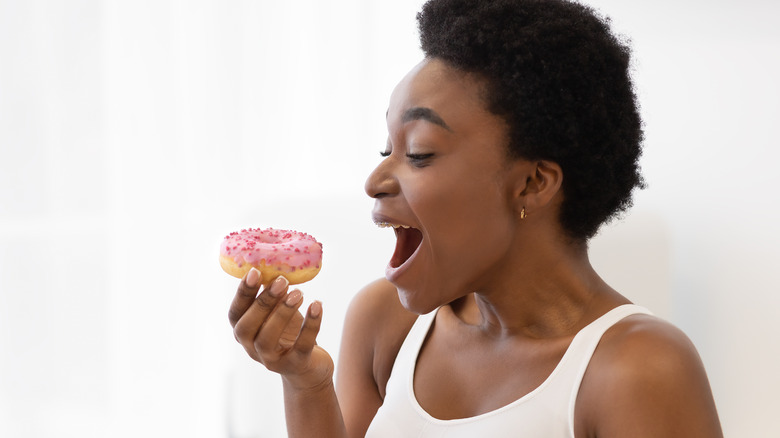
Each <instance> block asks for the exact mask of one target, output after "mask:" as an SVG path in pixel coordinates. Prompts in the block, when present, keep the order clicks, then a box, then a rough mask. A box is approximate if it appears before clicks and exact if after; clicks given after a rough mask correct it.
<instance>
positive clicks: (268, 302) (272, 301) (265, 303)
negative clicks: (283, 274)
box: [255, 294, 277, 309]
mask: <svg viewBox="0 0 780 438" xmlns="http://www.w3.org/2000/svg"><path fill="white" fill-rule="evenodd" d="M276 301H277V299H276V298H273V297H271V296H270V295H268V294H260V295H258V296H257V298H255V302H256V303H257V305H258V306H260V308H262V309H272V308H273V307H274V306H275V305H276Z"/></svg>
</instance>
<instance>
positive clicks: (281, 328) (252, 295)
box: [219, 228, 334, 389]
mask: <svg viewBox="0 0 780 438" xmlns="http://www.w3.org/2000/svg"><path fill="white" fill-rule="evenodd" d="M219 261H220V266H222V269H224V270H225V272H227V273H229V274H230V275H233V276H235V277H239V278H242V280H241V283H240V284H239V287H238V292H237V293H236V296H235V298H234V299H233V302H232V304H231V306H230V311H229V312H228V318H229V319H230V324H231V325H232V326H233V333H234V336H235V338H236V340H237V341H238V342H239V343H240V344H241V345H242V346H243V347H244V349H245V350H246V352H247V353H248V354H249V356H250V357H251V358H252V359H254V360H256V361H258V362H260V363H262V364H263V365H265V366H266V368H268V369H269V370H271V371H274V372H277V373H279V374H281V375H282V376H283V377H284V378H286V379H287V380H288V382H289V383H291V384H293V385H294V387H297V388H300V389H308V388H315V387H317V386H318V385H320V384H322V383H324V382H329V381H330V379H331V378H332V376H333V368H334V366H333V359H332V358H331V357H330V355H329V354H328V353H327V352H326V351H325V350H323V349H322V348H321V347H319V346H317V345H316V337H317V333H319V329H320V322H321V319H322V318H321V316H322V304H321V303H320V302H318V301H315V302H313V303H312V304H311V305H310V306H309V308H308V310H307V312H306V316H305V317H304V316H303V315H302V314H301V312H300V311H299V308H300V306H301V303H302V302H303V294H302V293H301V291H300V290H298V289H294V290H292V291H289V292H288V286H289V285H290V284H297V283H303V282H305V281H308V280H311V279H312V278H314V276H316V275H317V273H319V271H320V266H321V264H322V244H320V243H319V242H317V240H316V239H314V238H313V237H312V236H309V235H308V234H305V233H300V232H297V231H290V230H276V229H273V228H268V229H265V230H262V229H259V228H256V229H251V228H250V229H245V230H241V231H240V232H234V233H230V234H229V235H228V236H226V237H225V239H224V240H223V242H222V244H221V245H220V257H219ZM261 286H263V290H262V292H261V293H260V294H259V295H258V291H260V287H261Z"/></svg>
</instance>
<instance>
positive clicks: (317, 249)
mask: <svg viewBox="0 0 780 438" xmlns="http://www.w3.org/2000/svg"><path fill="white" fill-rule="evenodd" d="M219 254H220V255H223V256H226V257H230V258H232V259H233V260H234V261H235V262H236V263H237V264H238V266H243V265H244V263H249V264H250V265H255V266H258V265H260V264H261V262H264V263H265V265H274V266H275V267H277V268H280V270H283V271H287V272H295V270H296V269H305V268H312V267H314V268H319V267H320V263H322V244H321V243H319V242H317V240H316V239H315V238H314V237H312V236H310V235H308V234H306V233H301V232H299V231H292V230H277V229H274V228H266V229H264V230H263V229H260V228H250V229H248V230H241V231H240V232H233V233H230V234H229V235H227V236H225V240H223V241H222V245H220V247H219Z"/></svg>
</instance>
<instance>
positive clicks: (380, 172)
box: [365, 157, 398, 199]
mask: <svg viewBox="0 0 780 438" xmlns="http://www.w3.org/2000/svg"><path fill="white" fill-rule="evenodd" d="M365 190H366V194H368V196H370V197H372V198H374V199H379V198H384V197H386V196H392V195H395V194H397V193H398V179H396V177H395V173H394V172H393V158H392V157H388V158H385V159H384V160H382V162H381V163H379V165H378V166H376V169H374V171H373V172H371V174H370V175H368V178H367V179H366V185H365Z"/></svg>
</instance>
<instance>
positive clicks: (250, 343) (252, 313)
mask: <svg viewBox="0 0 780 438" xmlns="http://www.w3.org/2000/svg"><path fill="white" fill-rule="evenodd" d="M288 285H289V283H288V282H287V279H286V278H284V277H282V276H279V277H277V278H276V280H274V281H273V282H272V283H271V285H270V286H269V287H267V288H265V289H264V290H263V292H261V293H260V295H258V296H257V297H256V298H254V299H253V300H252V303H251V304H250V306H249V308H248V309H247V310H246V312H244V314H243V315H242V316H241V318H240V319H239V320H238V322H237V323H236V324H235V326H234V327H233V334H234V336H235V337H236V340H237V341H238V342H239V343H241V345H243V346H244V348H245V349H247V352H249V353H250V354H251V353H252V352H254V340H255V337H257V332H258V331H259V330H260V328H261V327H262V326H263V324H264V323H265V321H266V320H267V319H268V315H269V314H271V312H273V310H274V308H276V306H277V304H278V303H279V301H280V300H281V298H282V297H283V296H284V294H285V292H286V291H287V286H288Z"/></svg>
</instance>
